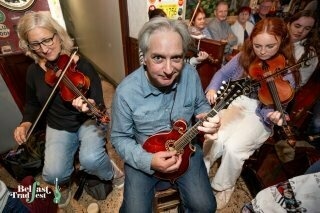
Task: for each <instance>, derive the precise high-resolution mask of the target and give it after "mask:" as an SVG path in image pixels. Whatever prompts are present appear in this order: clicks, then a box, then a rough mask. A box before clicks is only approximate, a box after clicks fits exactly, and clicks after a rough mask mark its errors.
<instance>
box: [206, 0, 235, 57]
mask: <svg viewBox="0 0 320 213" xmlns="http://www.w3.org/2000/svg"><path fill="white" fill-rule="evenodd" d="M228 9H229V6H228V3H227V2H225V1H219V2H218V3H217V5H216V9H215V10H214V15H215V18H213V20H212V21H211V22H209V24H208V29H209V31H210V32H211V35H212V39H214V40H218V41H222V42H225V43H226V47H225V51H224V52H225V53H226V54H229V53H231V52H232V47H233V46H234V45H236V44H237V37H236V36H235V35H234V33H233V32H232V30H231V27H230V25H229V23H228V22H227V17H228Z"/></svg>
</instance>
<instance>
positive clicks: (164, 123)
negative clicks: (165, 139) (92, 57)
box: [111, 64, 211, 174]
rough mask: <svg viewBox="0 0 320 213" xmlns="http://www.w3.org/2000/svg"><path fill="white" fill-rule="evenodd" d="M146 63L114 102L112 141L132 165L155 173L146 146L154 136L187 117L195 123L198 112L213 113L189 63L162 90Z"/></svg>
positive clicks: (119, 90)
mask: <svg viewBox="0 0 320 213" xmlns="http://www.w3.org/2000/svg"><path fill="white" fill-rule="evenodd" d="M145 72H146V71H145V69H144V67H143V66H141V67H140V68H138V69H137V70H135V71H134V72H133V73H132V74H130V75H129V76H127V77H126V78H125V79H124V80H123V81H122V82H121V83H120V84H119V86H118V87H117V89H116V92H115V95H114V98H113V103H112V119H111V124H112V125H111V143H112V144H113V146H114V147H115V149H116V150H117V152H118V153H119V154H120V156H121V157H122V159H124V161H125V162H126V163H128V164H129V165H131V166H132V167H134V168H136V169H139V170H142V171H144V172H146V173H148V174H153V172H154V171H153V170H152V169H151V160H152V154H151V153H148V152H146V151H145V150H144V149H143V148H142V146H141V145H142V144H143V143H144V141H145V140H146V139H147V138H148V137H149V136H151V135H153V134H155V133H157V132H161V131H169V130H171V129H172V123H173V122H174V121H176V120H179V119H183V120H185V121H186V122H187V123H188V124H189V126H191V119H192V117H193V116H194V115H197V114H200V113H204V112H209V111H210V109H211V107H210V105H209V104H208V102H207V100H206V98H205V95H204V92H203V89H202V87H201V83H200V78H199V76H198V73H197V71H196V70H195V69H194V67H192V66H191V65H189V64H185V65H184V68H183V70H182V72H181V73H180V76H179V78H178V79H177V81H176V82H175V83H174V85H172V87H171V88H167V89H166V90H164V91H161V90H160V89H159V88H156V87H154V86H153V85H152V84H151V83H150V82H149V81H148V79H147V77H146V73H145Z"/></svg>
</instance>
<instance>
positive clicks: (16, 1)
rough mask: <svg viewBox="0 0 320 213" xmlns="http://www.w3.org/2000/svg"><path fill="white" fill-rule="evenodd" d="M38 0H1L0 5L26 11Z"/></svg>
mask: <svg viewBox="0 0 320 213" xmlns="http://www.w3.org/2000/svg"><path fill="white" fill-rule="evenodd" d="M35 1H36V0H0V6H3V7H5V8H6V9H9V10H13V11H24V10H27V9H28V8H29V7H31V6H32V5H33V3H34V2H35Z"/></svg>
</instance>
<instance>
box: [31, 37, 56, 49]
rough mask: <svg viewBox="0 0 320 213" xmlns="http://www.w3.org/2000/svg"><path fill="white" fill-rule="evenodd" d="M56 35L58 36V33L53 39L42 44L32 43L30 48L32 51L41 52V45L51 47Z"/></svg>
mask: <svg viewBox="0 0 320 213" xmlns="http://www.w3.org/2000/svg"><path fill="white" fill-rule="evenodd" d="M55 35H56V33H54V34H53V36H52V37H51V38H46V39H44V40H42V41H41V42H37V43H30V44H28V47H29V48H30V49H32V50H39V49H40V48H41V44H42V45H44V46H51V45H53V39H54V36H55Z"/></svg>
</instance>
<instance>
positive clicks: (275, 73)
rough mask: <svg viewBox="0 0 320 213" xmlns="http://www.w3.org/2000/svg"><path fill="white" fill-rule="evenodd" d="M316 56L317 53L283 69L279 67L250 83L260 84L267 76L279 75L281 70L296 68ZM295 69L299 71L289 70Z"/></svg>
mask: <svg viewBox="0 0 320 213" xmlns="http://www.w3.org/2000/svg"><path fill="white" fill-rule="evenodd" d="M316 56H317V55H315V56H311V57H309V58H306V59H304V60H302V61H300V62H298V63H296V64H294V65H291V66H288V67H286V68H284V69H281V70H279V71H276V72H274V73H272V74H270V75H268V76H266V77H263V78H261V79H260V80H258V81H256V82H255V83H253V84H251V86H255V85H258V84H260V82H262V81H265V80H266V79H268V78H269V77H273V76H277V75H280V74H282V73H283V72H285V71H288V70H290V69H292V68H296V67H298V66H300V65H301V64H303V63H305V62H306V61H308V60H310V59H312V58H314V57H316ZM297 71H299V70H298V69H295V70H293V71H291V72H297Z"/></svg>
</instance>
